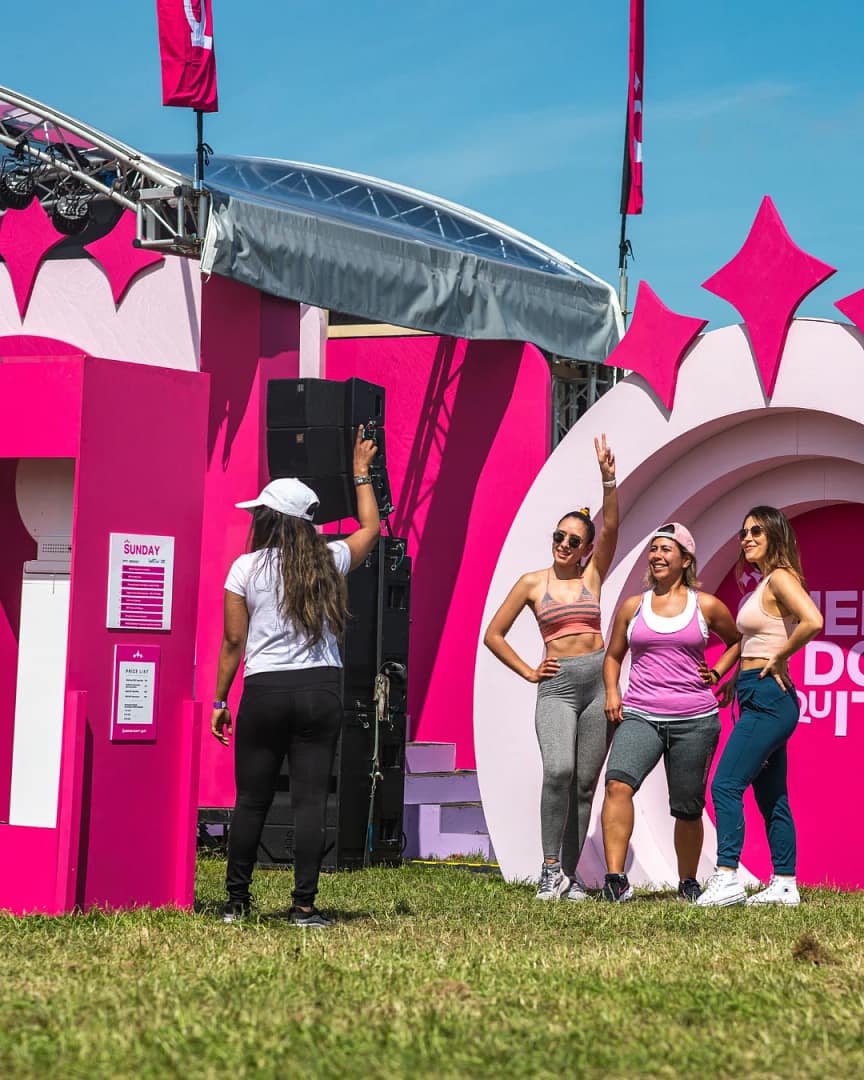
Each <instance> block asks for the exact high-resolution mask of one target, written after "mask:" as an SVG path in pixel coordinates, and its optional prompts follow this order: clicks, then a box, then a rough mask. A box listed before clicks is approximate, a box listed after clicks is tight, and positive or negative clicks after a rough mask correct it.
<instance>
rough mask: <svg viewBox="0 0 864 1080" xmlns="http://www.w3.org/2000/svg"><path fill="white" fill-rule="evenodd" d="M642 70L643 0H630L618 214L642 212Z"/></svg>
mask: <svg viewBox="0 0 864 1080" xmlns="http://www.w3.org/2000/svg"><path fill="white" fill-rule="evenodd" d="M644 73H645V0H630V86H629V89H628V92H627V146H626V149H625V152H624V184H623V186H622V189H621V213H622V214H641V213H642V204H643V203H644V201H645V199H644V196H643V194H642V92H643V76H644Z"/></svg>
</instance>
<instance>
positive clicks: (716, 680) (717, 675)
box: [708, 667, 723, 686]
mask: <svg viewBox="0 0 864 1080" xmlns="http://www.w3.org/2000/svg"><path fill="white" fill-rule="evenodd" d="M708 674H709V675H713V676H714V685H715V686H717V685H718V684H719V683H720V680H721V679H722V678H723V676H722V675H721V674H720V672H719V671H718V670H717V668H713V667H712V668H709V669H708Z"/></svg>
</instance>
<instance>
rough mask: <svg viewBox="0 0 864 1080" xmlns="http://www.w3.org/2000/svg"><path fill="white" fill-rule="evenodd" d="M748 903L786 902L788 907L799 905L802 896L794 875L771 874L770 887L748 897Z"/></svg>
mask: <svg viewBox="0 0 864 1080" xmlns="http://www.w3.org/2000/svg"><path fill="white" fill-rule="evenodd" d="M747 903H748V904H784V905H785V906H786V907H798V905H799V904H800V903H801V896H800V895H799V893H798V886H797V884H796V883H795V878H794V877H777V875H776V874H772V875H771V880H770V881H769V882H768V887H767V888H765V889H761V890H760V891H759V892H757V893H753V895H752V896H748V897H747Z"/></svg>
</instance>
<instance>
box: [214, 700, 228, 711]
mask: <svg viewBox="0 0 864 1080" xmlns="http://www.w3.org/2000/svg"><path fill="white" fill-rule="evenodd" d="M213 708H214V709H227V708H228V702H227V701H214V702H213Z"/></svg>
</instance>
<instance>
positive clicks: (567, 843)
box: [483, 435, 618, 900]
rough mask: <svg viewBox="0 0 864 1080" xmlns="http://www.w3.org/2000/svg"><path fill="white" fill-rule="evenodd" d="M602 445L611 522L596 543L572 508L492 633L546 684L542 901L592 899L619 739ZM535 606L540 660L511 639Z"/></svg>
mask: <svg viewBox="0 0 864 1080" xmlns="http://www.w3.org/2000/svg"><path fill="white" fill-rule="evenodd" d="M594 446H595V449H596V451H597V463H598V465H599V466H600V475H601V477H602V481H603V527H602V529H601V530H600V535H599V536H598V537H597V543H596V544H595V543H594V523H593V521H592V520H591V517H590V514H589V511H588V508H587V507H585V508H584V509H583V510H576V511H572V512H571V513H569V514H565V515H564V517H562V518H561V519H560V521H559V522H558V524H557V526H556V527H555V530H554V531H553V533H552V565H551V566H549V567H544V568H543V569H542V570H534V571H532V572H530V573H528V574H523V575H522V577H521V578H520V579H519V580H518V581H517V582H516V584H515V585H514V586H513V588H512V589H511V590H510V593H509V595H508V596H507V599H506V600H505V601H504V603H503V604H502V605H501V607H500V608H499V609H498V611H497V612H496V613H495V616H494V617H493V619H492V621H491V622H490V623H489V627H488V629H487V630H486V635H485V637H484V639H483V641H484V643H485V645H486V646H487V647H488V648H489V649H490V650H491V651H492V652H493V653H494V654H495V656H497V657H498V659H499V660H500V661H501V662H502V663H503V664H506V665H507V667H509V668H510V669H511V670H512V671H515V672H516V674H517V675H521V676H522V678H523V679H527V680H528V682H531V683H536V684H537V706H536V710H535V714H534V726H535V729H536V732H537V741H538V743H539V745H540V756H541V758H542V762H543V788H542V792H541V797H540V834H541V841H542V844H543V864H542V866H541V869H540V887H539V889H538V891H537V899H538V900H557V899H559V898H560V897H563V896H566V897H567V899H568V900H584V899H586V896H587V894H586V892H585V887H584V885H583V884H582V882H581V880H580V878H579V876H578V874H577V873H576V864H577V863H578V861H579V856H580V854H581V852H582V846H583V844H584V843H585V837H586V834H587V831H588V822H589V819H590V816H591V802H592V800H593V798H594V790H595V788H596V786H597V780H598V778H599V776H600V770H601V769H602V768H603V760H604V758H605V757H606V751H607V750H608V748H609V739H610V737H611V725H609V724H608V723H607V721H606V717H605V716H604V713H603V705H604V692H603V677H602V676H603V636H602V634H601V630H600V588H601V586H602V584H603V579H604V577H605V576H606V573H607V571H608V569H609V567H610V566H611V564H612V559H613V557H614V555H615V547H616V544H617V541H618V495H617V492H616V490H615V456H614V454H613V453H612V451H611V449H610V448H609V446H608V445H607V443H606V436H605V435H603V436H602V439H601V440H599V441H598V440H597V439H595V440H594ZM526 607H527V608H530V609H531V610H532V611H533V613H534V615H535V617H536V619H537V625H538V628H539V630H540V635H541V637H542V638H543V642H544V644H545V646H546V650H545V651H546V655H545V658H544V659H543V660H542V662H541V663H540V665H539V666H538V667H534V666H533V665H532V664H529V663H528V662H527V661H526V660H523V659H522V657H521V656H519V655H518V654H517V653H516V651H515V650H514V649H513V647H512V646H511V645H510V644H508V642H507V640H506V636H507V634H508V632H509V631H510V628H511V626H512V625H513V623H514V622H515V621H516V617H517V616H518V615H519V613H520V612H521V611H522V610H523V609H524V608H526Z"/></svg>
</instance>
